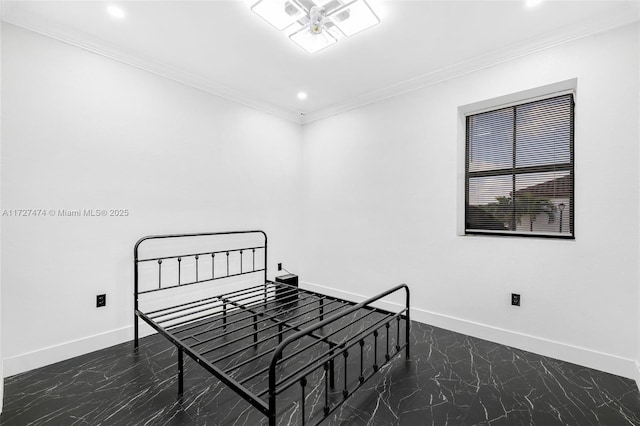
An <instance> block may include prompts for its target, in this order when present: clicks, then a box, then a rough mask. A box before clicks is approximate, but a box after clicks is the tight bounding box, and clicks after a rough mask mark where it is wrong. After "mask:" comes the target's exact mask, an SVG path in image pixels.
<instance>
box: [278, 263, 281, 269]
mask: <svg viewBox="0 0 640 426" xmlns="http://www.w3.org/2000/svg"><path fill="white" fill-rule="evenodd" d="M278 271H282V263H278Z"/></svg>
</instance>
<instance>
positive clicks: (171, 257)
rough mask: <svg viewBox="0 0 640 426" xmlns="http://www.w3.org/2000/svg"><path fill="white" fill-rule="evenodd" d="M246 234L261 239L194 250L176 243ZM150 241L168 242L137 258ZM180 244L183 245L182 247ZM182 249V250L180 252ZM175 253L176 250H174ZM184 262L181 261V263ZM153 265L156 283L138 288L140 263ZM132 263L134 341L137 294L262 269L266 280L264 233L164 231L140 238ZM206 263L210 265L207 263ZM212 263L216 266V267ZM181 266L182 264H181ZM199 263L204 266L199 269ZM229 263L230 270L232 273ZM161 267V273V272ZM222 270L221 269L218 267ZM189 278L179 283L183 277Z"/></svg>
mask: <svg viewBox="0 0 640 426" xmlns="http://www.w3.org/2000/svg"><path fill="white" fill-rule="evenodd" d="M247 234H255V235H257V236H258V237H259V236H262V238H261V240H262V241H261V242H258V243H257V244H249V245H240V246H237V245H233V246H232V247H226V248H224V247H220V246H218V245H213V244H212V246H211V247H210V249H208V248H207V241H204V245H203V244H199V245H198V247H199V249H198V250H195V251H193V250H189V249H188V245H184V244H180V243H183V242H185V241H186V242H188V241H190V240H189V239H191V241H194V240H195V239H200V240H203V239H206V238H207V237H210V238H215V237H217V236H220V237H233V236H242V235H247ZM152 240H163V242H169V243H170V244H168V245H167V246H165V247H164V249H163V250H161V251H159V252H156V253H155V254H152V255H149V256H145V257H143V258H140V251H141V248H142V246H143V245H144V243H145V242H149V241H152ZM171 243H172V244H171ZM182 246H184V247H182ZM183 250H184V251H183ZM176 252H177V253H176ZM260 254H263V256H264V258H263V259H262V262H261V263H262V264H261V265H258V266H257V267H256V256H260ZM216 256H222V257H223V259H224V258H225V257H226V259H225V260H226V261H223V262H222V265H220V262H219V261H218V263H216ZM183 262H184V263H183ZM153 263H155V264H157V271H158V272H157V286H155V285H154V287H153V288H143V289H141V288H140V265H144V264H153ZM133 264H134V265H133V266H134V278H133V281H134V334H135V339H136V341H137V340H138V320H137V315H136V312H138V299H139V296H140V295H141V294H146V293H152V292H157V291H160V290H168V289H175V288H178V287H184V286H189V285H193V284H200V283H205V282H211V281H215V280H220V279H225V278H231V277H237V276H241V275H248V274H256V273H260V272H262V273H263V274H264V282H265V283H266V282H267V234H266V233H265V232H264V231H260V230H252V231H228V232H205V233H195V234H168V235H149V236H146V237H142V238H140V239H139V240H138V241H137V242H136V244H135V246H134V249H133ZM207 264H209V265H210V267H209V266H208V265H207ZM216 264H218V268H217V269H216ZM183 265H184V266H183ZM203 265H204V266H206V270H205V268H203ZM231 266H233V269H234V271H233V272H232V269H231ZM163 268H164V270H165V273H164V275H163ZM168 269H171V270H172V273H171V276H170V277H168V276H167V275H168V272H169V271H168ZM220 269H222V270H220ZM185 275H186V276H188V277H191V279H186V280H185V281H184V282H183V279H184V278H183V277H184V276H185Z"/></svg>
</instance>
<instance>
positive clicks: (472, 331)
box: [301, 282, 640, 388]
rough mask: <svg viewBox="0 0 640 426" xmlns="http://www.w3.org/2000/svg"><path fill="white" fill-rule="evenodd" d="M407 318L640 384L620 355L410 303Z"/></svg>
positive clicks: (633, 365) (327, 290)
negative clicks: (491, 324)
mask: <svg viewBox="0 0 640 426" xmlns="http://www.w3.org/2000/svg"><path fill="white" fill-rule="evenodd" d="M301 287H302V288H307V289H309V290H312V291H318V292H320V293H324V294H328V295H332V296H336V297H340V298H345V299H347V300H352V301H356V302H360V301H362V300H365V299H367V297H365V296H363V295H360V294H356V293H351V292H349V291H344V290H339V289H335V288H331V287H325V286H322V285H318V284H313V283H310V282H302V283H301ZM377 306H379V307H381V308H384V307H385V306H386V307H387V308H388V309H390V310H397V309H398V308H401V305H399V304H396V303H392V302H381V303H380V304H378V305H377ZM411 319H412V320H414V321H418V322H421V323H424V324H429V325H433V326H436V327H440V328H444V329H447V330H451V331H455V332H458V333H462V334H467V335H469V336H473V337H477V338H479V339H484V340H489V341H492V342H496V343H500V344H503V345H507V346H511V347H514V348H518V349H522V350H525V351H529V352H533V353H536V354H540V355H544V356H548V357H550V358H555V359H559V360H562V361H566V362H571V363H573V364H578V365H583V366H585V367H589V368H593V369H596V370H600V371H604V372H607V373H611V374H616V375H618V376H622V377H627V378H630V379H633V380H635V381H636V384H637V385H638V387H639V388H640V364H638V363H637V362H636V361H635V360H632V359H627V358H622V357H619V356H616V355H612V354H607V353H603V352H598V351H594V350H591V349H587V348H582V347H579V346H574V345H569V344H566V343H562V342H557V341H554V340H549V339H545V338H542V337H536V336H531V335H528V334H524V333H518V332H516V331H511V330H506V329H503V328H498V327H494V326H490V325H486V324H481V323H477V322H473V321H469V320H465V319H462V318H456V317H452V316H449V315H443V314H439V313H436V312H431V311H427V310H424V309H420V308H416V307H413V306H412V307H411Z"/></svg>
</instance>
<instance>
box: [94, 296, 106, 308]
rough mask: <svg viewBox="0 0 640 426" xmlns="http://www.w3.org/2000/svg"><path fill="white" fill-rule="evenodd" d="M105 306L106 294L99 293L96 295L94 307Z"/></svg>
mask: <svg viewBox="0 0 640 426" xmlns="http://www.w3.org/2000/svg"><path fill="white" fill-rule="evenodd" d="M103 306H107V295H106V294H99V295H97V296H96V308H101V307H103Z"/></svg>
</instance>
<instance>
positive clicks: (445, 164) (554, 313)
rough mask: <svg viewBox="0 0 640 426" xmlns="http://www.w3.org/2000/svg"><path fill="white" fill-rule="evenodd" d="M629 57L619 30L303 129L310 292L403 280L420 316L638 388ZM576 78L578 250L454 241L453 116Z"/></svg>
mask: <svg viewBox="0 0 640 426" xmlns="http://www.w3.org/2000/svg"><path fill="white" fill-rule="evenodd" d="M638 48H639V44H638V26H637V25H634V26H628V27H625V28H622V29H617V30H614V31H611V32H608V33H604V34H600V35H596V36H591V37H588V38H584V39H581V40H578V41H575V42H572V43H570V44H566V45H562V46H557V47H554V48H551V49H549V50H545V51H541V52H537V53H534V54H532V55H529V56H526V57H522V58H519V59H517V60H514V61H511V62H507V63H503V64H500V65H496V66H493V67H490V68H487V69H484V70H481V71H477V72H474V73H471V74H467V75H465V76H462V77H458V78H455V79H452V80H449V81H446V82H444V83H440V84H436V85H432V86H430V87H426V88H424V89H421V90H418V91H415V92H412V93H409V94H406V95H402V96H399V97H396V98H392V99H389V100H386V101H383V102H379V103H376V104H372V105H369V106H365V107H362V108H359V109H356V110H353V111H350V112H346V113H342V114H339V115H336V116H334V117H330V118H327V119H324V120H321V121H318V122H315V123H312V124H309V125H306V126H304V128H303V141H304V148H303V156H304V161H303V164H304V167H303V174H304V188H305V197H304V207H303V208H304V212H303V216H302V217H303V226H302V229H303V232H304V238H303V241H304V246H305V247H304V250H303V251H304V253H305V257H304V259H303V268H302V270H301V272H302V274H301V278H302V279H303V281H305V282H306V283H307V284H306V285H309V286H313V285H317V286H326V287H332V288H336V289H350V290H349V291H350V292H352V293H355V294H359V295H372V294H374V293H375V292H379V291H382V290H383V289H384V288H386V287H388V286H390V285H392V284H396V283H400V282H406V283H408V284H409V285H410V287H411V290H412V301H413V307H414V310H413V314H414V316H413V318H415V319H420V320H423V321H425V322H430V323H432V324H434V325H440V326H442V327H445V328H449V329H454V330H459V331H462V332H466V333H469V334H473V335H476V336H479V337H483V338H486V339H490V340H494V341H499V342H503V343H506V344H510V345H513V346H518V347H521V348H524V349H529V350H533V351H535V352H538V353H543V354H547V355H550V356H554V357H558V358H562V359H565V360H569V361H574V362H578V363H580V364H583V365H588V366H591V367H595V368H599V369H603V370H606V371H610V372H614V373H617V374H621V375H625V376H628V377H635V372H634V370H635V364H634V362H633V360H635V359H637V358H638V354H637V351H638V344H637V342H638V335H639V332H640V330H639V329H638V321H637V318H638V282H639V268H638V263H639V247H638V241H639V240H638V231H639V230H638V216H639V215H638V213H639V208H638V207H639V203H638V202H639V186H638V182H639V176H638V168H639V167H638V166H639V165H640V164H639V160H638V159H639V156H638V154H639V153H638V134H639V133H638V78H639V77H638V76H639V67H638ZM425 54H428V49H427V50H425ZM572 78H577V85H578V89H577V90H578V92H577V106H576V128H575V129H576V133H575V150H576V160H575V161H576V163H575V167H576V179H577V180H576V188H575V190H576V194H575V198H576V216H575V230H576V239H575V241H566V240H549V239H524V238H499V237H481V236H478V237H465V236H458V235H456V216H457V215H456V211H457V209H460V208H462V207H463V206H461V205H458V204H457V199H458V194H457V184H456V182H457V177H458V176H457V171H458V170H459V164H458V158H459V156H458V148H459V147H458V133H457V131H458V119H459V117H458V115H457V110H458V107H460V106H462V105H467V104H470V103H474V102H479V101H482V100H485V99H491V98H495V97H498V96H502V95H507V94H510V93H516V92H520V91H524V90H527V89H532V88H535V87H539V86H543V85H547V84H551V83H555V82H559V81H564V80H568V79H572ZM612 201H613V202H614V203H615V206H616V208H615V210H616V213H615V216H612V212H611V204H610V203H611V202H612ZM511 292H517V293H521V295H522V306H521V307H520V308H514V307H511V306H510V293H511Z"/></svg>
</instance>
